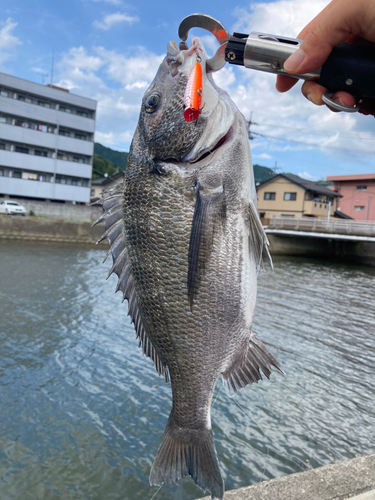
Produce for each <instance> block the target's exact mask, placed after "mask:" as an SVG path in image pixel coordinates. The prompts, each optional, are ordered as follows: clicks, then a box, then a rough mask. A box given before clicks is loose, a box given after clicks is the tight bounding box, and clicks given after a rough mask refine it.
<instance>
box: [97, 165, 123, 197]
mask: <svg viewBox="0 0 375 500" xmlns="http://www.w3.org/2000/svg"><path fill="white" fill-rule="evenodd" d="M123 179H124V171H123V170H121V171H120V172H118V173H117V174H115V175H113V176H112V177H102V178H101V179H95V180H93V181H91V192H90V201H91V203H93V202H94V201H96V200H98V199H99V198H101V197H102V192H103V191H105V190H106V189H112V188H113V187H114V186H116V184H119V183H120V182H121V181H123Z"/></svg>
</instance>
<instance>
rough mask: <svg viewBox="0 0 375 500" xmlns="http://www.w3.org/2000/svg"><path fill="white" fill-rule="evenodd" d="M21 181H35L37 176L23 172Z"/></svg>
mask: <svg viewBox="0 0 375 500" xmlns="http://www.w3.org/2000/svg"><path fill="white" fill-rule="evenodd" d="M22 179H27V180H28V181H37V180H38V174H34V173H32V172H23V174H22Z"/></svg>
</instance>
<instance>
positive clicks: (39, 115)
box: [0, 96, 95, 134]
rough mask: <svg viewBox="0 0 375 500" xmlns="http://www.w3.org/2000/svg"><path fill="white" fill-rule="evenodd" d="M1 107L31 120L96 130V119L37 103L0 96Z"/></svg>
mask: <svg viewBox="0 0 375 500" xmlns="http://www.w3.org/2000/svg"><path fill="white" fill-rule="evenodd" d="M0 108H1V111H2V112H3V113H6V114H10V115H14V116H21V117H23V118H29V119H30V120H40V121H41V122H42V123H51V124H55V125H57V124H58V125H61V126H63V127H67V128H73V129H75V130H82V131H84V132H90V133H91V134H93V133H94V132H95V120H93V119H92V118H84V117H83V116H77V115H71V114H69V113H65V112H63V111H58V110H56V109H48V108H45V107H43V106H38V105H37V104H28V103H26V102H23V101H18V100H17V99H10V98H9V97H2V96H0Z"/></svg>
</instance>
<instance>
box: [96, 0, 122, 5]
mask: <svg viewBox="0 0 375 500" xmlns="http://www.w3.org/2000/svg"><path fill="white" fill-rule="evenodd" d="M92 1H93V2H106V3H110V4H112V5H121V4H122V2H121V0H92Z"/></svg>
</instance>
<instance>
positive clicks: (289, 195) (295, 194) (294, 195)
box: [284, 193, 297, 201]
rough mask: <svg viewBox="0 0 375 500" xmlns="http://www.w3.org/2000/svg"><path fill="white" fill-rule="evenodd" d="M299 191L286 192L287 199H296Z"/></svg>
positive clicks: (285, 197) (285, 198)
mask: <svg viewBox="0 0 375 500" xmlns="http://www.w3.org/2000/svg"><path fill="white" fill-rule="evenodd" d="M296 199H297V193H284V200H285V201H296Z"/></svg>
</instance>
